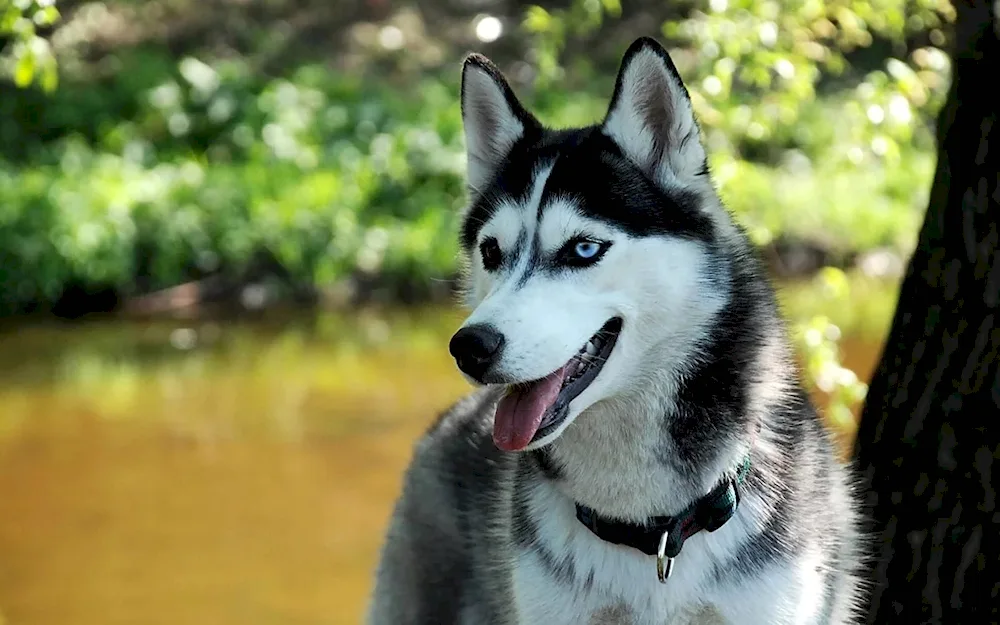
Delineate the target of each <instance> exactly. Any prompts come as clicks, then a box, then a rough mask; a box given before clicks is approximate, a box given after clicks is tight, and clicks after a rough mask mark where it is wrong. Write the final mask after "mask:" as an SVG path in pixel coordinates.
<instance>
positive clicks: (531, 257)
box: [450, 38, 728, 450]
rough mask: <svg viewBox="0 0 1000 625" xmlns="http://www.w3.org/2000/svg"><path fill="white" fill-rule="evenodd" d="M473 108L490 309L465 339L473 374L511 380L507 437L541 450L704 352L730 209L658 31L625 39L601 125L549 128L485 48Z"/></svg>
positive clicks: (479, 300)
mask: <svg viewBox="0 0 1000 625" xmlns="http://www.w3.org/2000/svg"><path fill="white" fill-rule="evenodd" d="M462 119H463V122H464V125H465V138H466V147H467V151H468V186H469V190H470V196H471V203H470V206H469V208H468V210H467V213H466V215H465V218H464V223H463V225H462V232H461V243H462V248H463V250H464V252H465V256H466V261H467V262H466V264H467V272H466V277H465V279H466V284H465V290H466V293H467V298H468V302H469V304H470V305H471V306H472V307H473V308H474V310H473V312H472V314H471V315H470V316H469V317H468V319H467V320H466V321H465V323H464V324H463V326H462V327H461V328H460V329H459V330H458V332H457V333H456V334H455V335H454V336H453V337H452V340H451V344H450V349H451V352H452V354H453V355H454V356H455V359H456V361H457V363H458V366H459V368H460V369H461V370H462V372H463V373H464V374H465V375H466V376H467V377H468V378H469V379H471V380H472V381H474V382H477V383H480V384H498V385H507V387H508V389H507V393H506V395H505V396H504V398H503V399H501V401H500V404H499V406H498V408H497V415H496V421H495V429H494V440H495V441H496V443H497V445H498V446H499V447H501V448H502V449H506V450H522V449H534V448H538V447H541V446H544V445H546V444H548V443H549V442H551V441H553V440H555V439H556V438H557V437H558V436H559V435H560V434H561V433H562V432H563V431H564V429H565V428H566V427H567V426H568V425H569V424H570V423H572V421H573V420H574V419H576V418H577V416H579V415H580V414H581V413H582V412H583V411H584V410H586V409H587V408H589V407H590V406H593V405H594V404H595V403H597V402H600V401H602V400H606V399H609V398H611V397H615V396H620V395H627V394H628V393H631V392H635V391H637V390H641V389H640V387H641V386H642V385H643V384H644V383H648V382H649V381H650V378H649V376H648V375H644V372H645V371H648V370H650V369H656V368H657V367H659V368H663V367H669V366H673V365H676V364H677V363H679V362H680V361H681V359H682V357H689V356H691V355H692V350H694V349H695V347H694V346H695V345H696V343H697V341H698V340H699V339H700V337H701V336H702V335H703V333H704V332H705V331H706V328H707V325H708V324H709V323H710V321H711V318H712V317H713V315H715V314H716V313H717V312H718V310H719V309H720V308H721V307H722V305H723V304H724V303H725V299H726V293H727V288H726V282H725V281H726V279H727V278H726V276H727V275H728V273H727V272H726V271H725V269H724V267H723V266H722V263H721V262H720V258H719V257H718V256H717V254H716V249H717V247H718V245H717V243H718V240H719V237H721V236H724V233H725V232H727V228H728V226H726V223H727V220H726V219H724V218H722V217H721V216H723V215H724V211H723V210H722V209H721V206H720V203H719V200H718V197H717V195H716V193H715V191H714V188H713V185H712V183H711V181H710V180H709V174H708V167H707V165H706V158H705V150H704V148H703V146H702V142H701V137H700V131H699V128H698V125H697V123H696V121H695V118H694V115H693V112H692V108H691V101H690V99H689V97H688V93H687V90H686V89H685V87H684V85H683V83H682V82H681V79H680V77H679V75H678V73H677V70H676V69H675V67H674V65H673V62H672V61H671V59H670V57H669V56H668V54H667V53H666V51H665V50H664V49H663V48H662V47H661V46H660V45H659V44H657V43H656V42H655V41H653V40H651V39H646V38H643V39H639V40H638V41H636V42H635V43H634V44H632V46H631V47H630V48H629V49H628V51H627V52H626V53H625V56H624V59H623V60H622V64H621V69H620V70H619V74H618V79H617V82H616V85H615V90H614V95H613V96H612V99H611V103H610V105H609V108H608V112H607V115H606V116H605V118H604V121H603V122H602V123H601V124H599V125H596V126H592V127H589V128H581V129H571V130H550V129H547V128H544V127H543V126H542V125H541V124H540V123H539V122H538V120H536V119H535V118H534V117H533V116H532V115H531V114H530V113H529V112H528V111H526V110H525V109H524V107H523V106H522V105H521V104H520V102H519V101H518V100H517V98H516V96H515V95H514V93H513V91H512V90H511V88H510V86H509V85H508V84H507V82H506V80H505V79H504V77H503V76H502V75H501V73H500V72H499V71H498V70H497V68H496V67H495V66H494V65H493V64H492V63H491V62H490V61H489V60H487V59H486V58H484V57H482V56H479V55H471V56H469V57H468V58H467V59H466V61H465V65H464V68H463V74H462Z"/></svg>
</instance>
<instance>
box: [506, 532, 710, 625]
mask: <svg viewBox="0 0 1000 625" xmlns="http://www.w3.org/2000/svg"><path fill="white" fill-rule="evenodd" d="M554 525H555V520H554V519H552V517H549V518H548V519H547V520H542V521H541V523H540V524H539V527H538V540H537V542H536V543H535V545H534V547H533V548H530V549H526V550H524V551H522V552H521V553H520V554H519V556H518V558H517V562H516V564H515V566H514V579H513V582H514V597H515V602H516V604H517V613H518V616H519V619H520V620H519V622H520V623H524V624H528V623H531V624H535V623H539V624H542V625H581V624H586V625H591V624H593V625H598V624H602V625H619V624H620V625H688V624H692V625H693V624H694V623H702V622H704V623H706V624H707V623H716V622H718V621H712V620H709V621H703V620H701V619H692V616H693V613H694V612H696V611H697V610H696V606H695V605H694V604H692V602H691V598H692V597H697V596H699V593H697V592H695V590H696V589H695V588H694V586H693V585H692V580H691V579H690V577H689V576H685V575H683V574H678V575H675V576H673V577H672V578H671V579H670V580H669V582H668V583H667V584H661V583H660V582H659V581H658V580H657V577H656V565H655V560H654V559H653V558H652V557H650V556H646V555H644V554H641V553H639V552H638V551H635V550H632V549H629V548H626V547H620V546H616V545H611V544H609V543H605V542H603V541H601V540H599V539H597V538H596V537H594V536H593V535H592V534H590V532H589V531H588V530H586V528H584V527H583V526H582V525H580V524H578V523H576V522H575V519H573V523H571V524H566V525H563V524H560V525H563V526H562V527H561V528H560V529H556V528H555V527H554Z"/></svg>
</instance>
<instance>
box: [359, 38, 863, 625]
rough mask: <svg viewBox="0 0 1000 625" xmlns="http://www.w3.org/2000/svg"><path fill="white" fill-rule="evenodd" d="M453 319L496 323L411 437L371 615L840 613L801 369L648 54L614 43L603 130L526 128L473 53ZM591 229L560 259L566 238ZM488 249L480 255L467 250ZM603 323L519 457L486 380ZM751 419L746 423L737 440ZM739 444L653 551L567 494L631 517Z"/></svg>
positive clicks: (566, 348)
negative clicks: (577, 254)
mask: <svg viewBox="0 0 1000 625" xmlns="http://www.w3.org/2000/svg"><path fill="white" fill-rule="evenodd" d="M462 115H463V120H464V123H465V132H466V140H467V148H468V184H469V189H470V196H471V203H470V206H469V209H468V211H467V213H466V215H465V220H464V224H463V227H462V231H461V242H462V247H463V249H464V251H465V253H466V257H467V264H468V267H467V270H468V271H467V296H468V302H469V304H470V306H471V307H472V309H473V312H472V314H471V315H470V316H469V318H468V320H467V321H466V323H465V326H469V325H472V324H489V325H490V326H491V327H493V328H496V330H497V331H498V332H500V333H501V334H502V336H503V338H504V343H503V348H502V350H501V351H500V353H499V354H498V355H497V358H496V362H494V363H492V365H491V367H490V369H489V371H488V372H487V373H485V374H483V375H481V376H479V379H477V380H475V381H476V382H478V383H482V382H486V383H487V384H486V386H485V388H483V389H480V390H478V391H477V392H475V393H473V394H472V395H470V396H469V397H467V398H465V399H464V400H462V401H460V402H459V403H458V404H457V405H455V406H454V407H453V408H452V409H451V410H450V411H449V412H447V413H446V414H444V415H443V416H442V417H441V418H440V419H439V421H438V422H437V423H436V424H435V425H434V426H433V427H432V428H431V429H430V430H429V431H428V433H427V434H426V436H424V437H423V438H422V440H420V442H419V443H418V445H417V446H416V450H415V455H414V458H413V460H412V464H411V466H410V468H409V470H408V472H407V475H406V478H405V485H404V489H403V493H402V495H401V497H400V499H399V501H398V502H397V505H396V508H395V511H394V514H393V517H392V520H391V523H390V527H389V530H388V533H387V536H386V541H385V546H384V549H383V552H382V555H381V561H380V564H379V567H378V573H377V580H376V587H375V590H374V593H373V597H372V603H371V607H370V611H369V614H368V622H369V623H370V624H372V625H389V624H393V625H405V624H421V625H424V624H427V625H430V624H432V623H433V624H444V623H460V624H463V625H465V624H510V625H514V624H535V623H538V624H543V625H579V624H586V623H593V624H596V623H621V624H630V625H654V624H655V625H665V624H671V623H725V624H731V625H735V624H739V625H779V624H789V625H791V624H796V625H806V624H810V625H811V624H825V625H834V624H842V623H849V622H853V615H854V612H855V609H856V606H857V604H858V602H859V593H860V587H859V583H858V580H857V578H856V572H857V571H858V568H859V564H860V563H859V560H858V558H859V546H858V545H859V537H858V534H857V530H856V519H857V517H856V514H857V513H856V502H855V499H854V495H853V493H852V490H851V487H850V479H849V476H848V473H847V471H846V469H844V468H843V467H841V465H840V464H839V463H838V461H837V460H836V459H835V454H834V448H833V445H832V444H831V439H830V437H829V436H828V434H827V433H826V431H825V430H824V428H823V426H822V425H821V422H820V420H819V419H818V417H817V415H816V413H815V411H814V409H813V407H812V406H811V405H810V403H809V400H808V398H807V395H806V393H805V392H803V389H802V387H801V385H800V383H799V381H798V378H797V372H796V369H795V368H794V366H793V364H792V359H791V355H790V351H789V347H788V345H787V339H786V333H785V330H784V327H783V324H782V322H781V321H780V319H779V315H778V312H777V308H776V304H775V300H774V296H773V291H772V289H771V287H770V285H769V284H768V282H767V280H766V278H765V277H764V275H763V273H762V270H761V268H760V266H759V264H758V261H757V259H756V257H755V255H754V254H753V252H752V250H751V248H750V246H749V244H748V242H747V239H746V238H745V237H744V235H743V234H742V232H741V231H740V230H739V229H738V228H737V227H736V226H734V224H733V222H732V220H731V218H730V216H729V215H728V214H727V212H726V210H725V209H724V208H723V206H722V205H721V203H720V200H719V198H718V196H717V194H716V191H715V189H714V186H713V184H712V181H711V179H710V177H709V171H708V167H707V165H706V157H705V150H704V148H703V146H702V142H701V138H700V131H699V128H698V125H697V123H696V121H695V118H694V115H693V111H692V108H691V102H690V100H689V98H688V94H687V90H686V89H685V87H684V85H683V83H682V82H681V79H680V77H679V75H678V73H677V71H676V69H675V68H674V65H673V63H672V61H671V59H670V57H669V56H668V54H667V53H666V52H665V51H664V49H663V48H662V47H661V46H660V45H659V44H658V43H656V42H655V41H653V40H651V39H646V38H643V39H639V40H638V41H636V42H635V43H634V44H633V45H632V46H631V47H630V48H629V49H628V51H627V52H626V54H625V57H624V59H623V61H622V65H621V69H620V72H619V75H618V79H617V83H616V85H615V90H614V95H613V97H612V101H611V104H610V107H609V109H608V113H607V115H606V117H605V119H604V121H603V122H602V123H601V124H600V125H596V126H592V127H589V128H581V129H571V130H550V129H547V128H544V127H543V126H542V125H541V124H540V123H539V122H538V121H537V120H536V119H535V118H534V117H532V115H531V114H529V113H528V112H527V111H526V110H525V109H524V108H523V107H522V105H521V104H520V103H519V102H518V100H517V99H516V97H515V95H514V93H513V92H512V90H511V89H510V87H509V86H508V84H507V82H506V81H505V80H504V78H503V77H502V75H501V74H500V72H499V71H498V70H497V69H496V68H495V67H494V66H493V65H492V64H491V63H490V62H489V61H488V60H487V59H485V58H484V57H482V56H478V55H471V56H469V57H468V58H467V60H466V62H465V65H464V69H463V80H462ZM580 236H583V237H586V238H588V239H590V240H596V241H601V242H606V243H607V244H608V245H607V246H606V247H605V248H603V249H604V251H603V255H602V256H601V258H600V259H599V261H598V262H596V263H594V264H591V265H589V266H586V267H568V266H564V265H561V264H560V262H559V261H558V258H557V256H558V254H557V250H560V249H562V248H563V247H564V245H565V243H566V242H567V241H568V240H573V239H574V237H580ZM487 238H493V239H495V240H496V242H497V243H498V244H499V248H500V250H501V252H502V258H503V262H502V263H501V264H500V266H499V267H498V268H494V269H493V270H491V271H487V270H486V269H485V268H484V263H483V258H482V254H481V251H480V249H481V246H482V244H483V242H484V241H485V240H486V239H487ZM613 316H618V317H620V318H621V319H622V320H623V327H622V330H621V332H620V334H619V336H618V339H617V343H616V345H615V347H614V349H613V351H612V352H611V354H610V356H609V357H608V358H607V361H606V362H605V364H604V366H603V368H602V369H601V370H600V373H599V374H598V376H597V378H596V379H595V380H594V381H593V382H592V383H591V384H590V386H589V387H587V388H586V390H585V391H584V392H583V393H581V394H580V395H579V396H577V397H576V398H575V399H573V400H572V402H571V403H570V405H569V410H568V415H567V417H566V419H565V420H564V421H563V422H562V424H561V426H560V427H559V428H557V429H556V430H555V431H553V432H551V433H550V434H548V435H546V436H544V437H543V438H541V439H539V440H535V441H533V442H532V443H531V444H530V445H529V446H528V448H527V449H526V450H524V451H523V452H521V453H516V452H515V453H509V452H502V451H500V450H499V449H498V448H497V446H496V445H495V444H494V442H493V440H492V438H491V431H492V427H493V416H494V412H495V409H496V405H497V401H498V398H499V397H500V395H501V394H502V393H503V392H504V388H505V385H506V384H512V383H517V382H523V381H528V380H535V379H538V378H541V377H544V376H546V375H547V374H549V373H550V372H552V371H553V370H555V369H557V368H558V367H560V366H561V365H562V364H563V363H565V362H566V361H567V360H568V359H569V358H571V357H572V356H573V354H574V353H575V352H577V350H578V349H580V346H581V345H583V344H585V343H586V342H587V340H588V339H589V338H590V337H591V336H592V335H593V334H594V333H595V332H597V331H598V329H599V328H601V326H602V324H604V323H605V321H607V320H608V319H609V318H611V317H613ZM757 427H759V428H760V429H759V434H757V435H755V434H754V433H755V432H756V431H757ZM748 451H749V452H750V455H751V458H752V465H751V470H750V473H749V477H748V479H747V481H746V483H745V485H744V488H743V491H742V501H741V504H740V506H739V508H738V510H737V513H736V516H735V517H733V518H732V519H731V520H730V521H729V522H728V523H726V524H725V525H724V526H723V527H721V528H720V529H719V530H717V531H715V532H712V533H708V532H702V533H699V534H697V535H695V536H693V537H692V538H691V539H690V540H688V541H687V543H685V545H684V547H683V550H682V552H681V553H680V555H679V556H678V557H677V559H676V563H675V568H674V572H673V575H672V577H671V578H670V579H669V580H668V582H667V583H666V584H661V583H660V582H659V581H658V580H657V576H656V573H655V564H654V560H655V558H653V557H651V556H648V555H645V554H643V553H640V552H639V551H637V550H634V549H631V548H629V547H625V546H620V545H614V544H611V543H607V542H604V541H602V540H601V539H599V538H598V537H596V536H595V535H594V534H592V533H591V532H590V531H589V530H587V529H586V528H585V527H584V526H583V525H582V524H581V523H580V522H579V521H578V520H577V518H576V517H575V513H574V510H575V508H574V504H575V503H577V502H579V503H581V504H584V505H586V506H589V507H590V508H592V509H593V510H595V511H596V512H597V513H599V514H601V515H603V516H605V517H609V518H614V519H620V520H624V521H632V522H637V523H641V522H642V521H643V520H644V519H646V518H648V517H652V516H657V515H672V514H677V513H679V512H680V511H681V510H682V509H684V508H685V507H687V506H688V505H689V504H690V503H691V502H693V501H695V500H697V499H698V498H700V497H702V496H704V495H705V494H706V493H707V492H709V491H710V490H711V489H712V488H713V486H715V485H716V484H717V483H719V481H720V480H721V479H722V478H723V477H724V476H726V475H730V474H732V472H734V471H735V470H736V469H737V467H738V466H739V465H740V463H741V461H742V459H743V458H744V457H745V454H746V453H747V452H748Z"/></svg>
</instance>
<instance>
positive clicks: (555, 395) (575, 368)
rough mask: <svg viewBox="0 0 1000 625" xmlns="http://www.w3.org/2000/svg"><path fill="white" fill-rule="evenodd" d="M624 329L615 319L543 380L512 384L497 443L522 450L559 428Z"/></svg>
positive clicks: (500, 412) (497, 423)
mask: <svg viewBox="0 0 1000 625" xmlns="http://www.w3.org/2000/svg"><path fill="white" fill-rule="evenodd" d="M621 329H622V320H621V318H620V317H615V318H613V319H611V320H610V321H608V322H607V323H605V324H604V327H602V328H601V329H600V330H598V331H597V334H595V335H594V336H592V337H591V338H590V340H589V341H587V343H586V344H585V345H584V346H583V347H582V348H580V351H578V352H577V353H576V355H574V356H573V357H572V358H570V360H569V362H567V363H566V364H565V365H563V366H562V367H560V368H559V369H557V370H556V371H554V372H552V373H550V374H549V375H547V376H545V377H544V378H542V379H540V380H534V381H532V382H521V383H518V384H512V385H510V386H509V387H508V388H507V393H506V394H505V395H504V397H503V398H502V399H501V400H500V403H499V404H498V405H497V412H496V418H495V420H494V423H493V441H494V442H495V443H496V445H497V447H499V448H500V449H503V450H504V451H518V450H521V449H524V448H525V447H527V446H528V445H530V444H531V442H532V441H535V440H538V439H540V438H544V437H545V436H548V435H549V434H551V433H552V432H553V431H554V430H555V429H556V428H558V427H559V425H560V424H561V423H562V422H563V421H565V419H566V416H567V415H568V414H569V403H570V402H571V401H573V399H575V398H576V397H577V396H578V395H579V394H580V393H582V392H583V391H584V390H586V388H587V387H588V386H590V384H591V382H593V381H594V379H595V378H597V375H598V374H599V373H600V372H601V369H602V368H603V367H604V363H605V362H607V360H608V357H609V356H610V355H611V350H613V349H614V347H615V342H616V341H617V340H618V334H619V333H620V332H621Z"/></svg>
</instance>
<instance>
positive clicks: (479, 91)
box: [462, 54, 539, 192]
mask: <svg viewBox="0 0 1000 625" xmlns="http://www.w3.org/2000/svg"><path fill="white" fill-rule="evenodd" d="M462 124H463V125H464V127H465V150H466V154H467V156H468V165H467V173H466V179H467V182H468V185H469V188H470V189H471V190H472V191H473V192H478V191H481V190H482V189H483V188H484V187H485V186H486V184H487V183H489V182H490V180H492V179H493V177H494V176H495V175H496V173H497V170H498V169H499V168H500V166H501V165H502V163H503V161H504V159H506V158H507V155H508V154H509V153H510V149H511V148H512V147H514V144H515V143H516V142H517V141H518V140H519V139H521V138H522V137H524V135H525V133H526V132H528V131H530V130H534V129H537V128H538V127H539V124H538V121H536V120H535V118H534V117H533V116H532V115H531V114H530V113H528V111H526V110H525V108H524V107H523V106H521V103H520V102H519V101H518V100H517V97H516V96H515V95H514V91H513V90H512V89H511V88H510V85H508V84H507V81H506V80H505V79H504V77H503V74H501V73H500V70H499V69H497V67H496V66H495V65H494V64H493V63H492V62H491V61H490V60H489V59H487V58H486V57H485V56H483V55H481V54H470V55H469V56H467V57H466V58H465V64H464V65H463V67H462Z"/></svg>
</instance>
